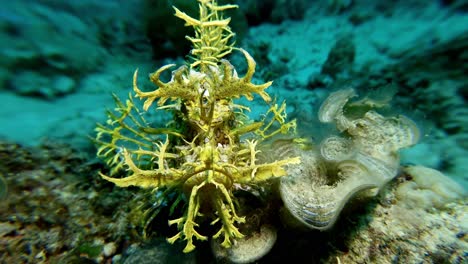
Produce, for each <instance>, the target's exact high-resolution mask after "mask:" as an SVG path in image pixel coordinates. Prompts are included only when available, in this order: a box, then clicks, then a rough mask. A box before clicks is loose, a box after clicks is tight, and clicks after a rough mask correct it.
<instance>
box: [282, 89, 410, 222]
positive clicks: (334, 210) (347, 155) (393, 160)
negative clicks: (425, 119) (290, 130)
mask: <svg viewBox="0 0 468 264" xmlns="http://www.w3.org/2000/svg"><path fill="white" fill-rule="evenodd" d="M355 96H356V94H355V92H354V90H353V89H344V90H340V91H337V92H334V93H332V94H331V95H330V96H329V97H328V98H327V99H326V100H325V102H324V103H323V104H322V106H321V108H320V111H319V119H320V121H322V122H325V123H334V124H335V126H336V127H337V129H338V130H339V131H340V132H342V133H343V134H342V135H340V136H329V137H327V138H325V139H324V140H323V141H322V143H321V144H320V148H319V151H320V152H319V153H317V150H316V149H315V148H312V149H310V150H307V149H306V150H301V149H294V148H292V147H291V145H288V144H286V145H284V144H283V146H281V145H280V146H279V147H275V148H274V149H276V150H277V151H276V153H278V155H279V156H280V157H282V156H285V155H286V157H287V156H288V155H299V156H301V159H302V160H303V162H302V163H301V164H300V165H299V166H291V167H288V175H289V176H288V177H283V178H282V179H281V184H280V192H281V197H282V198H283V201H284V204H285V207H286V208H287V209H288V210H289V212H290V213H291V214H292V215H293V216H295V217H296V218H297V219H298V220H299V221H301V222H303V223H304V224H306V225H307V226H309V227H311V228H314V229H320V230H324V229H329V228H330V227H331V226H332V225H333V224H334V223H335V222H336V220H337V218H338V216H339V214H340V212H341V210H342V209H343V207H344V206H345V205H346V204H347V203H348V202H349V200H350V199H351V198H353V197H355V196H357V195H359V194H362V193H364V195H366V196H373V195H376V194H377V192H378V190H380V189H381V188H382V187H383V186H384V185H385V184H386V183H387V182H389V181H390V180H392V179H393V178H394V177H395V176H396V175H397V172H398V168H399V159H398V150H400V149H401V148H405V147H409V146H412V145H414V144H416V143H417V141H418V140H419V129H418V128H417V127H416V125H415V124H414V123H413V122H412V121H411V120H409V119H408V118H406V117H404V116H399V117H383V116H382V115H380V114H378V113H377V112H375V111H374V110H372V109H373V107H369V105H368V104H367V103H366V100H358V101H355V102H350V101H349V100H350V99H351V98H352V97H355ZM361 196H363V195H361Z"/></svg>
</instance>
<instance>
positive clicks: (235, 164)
mask: <svg viewBox="0 0 468 264" xmlns="http://www.w3.org/2000/svg"><path fill="white" fill-rule="evenodd" d="M198 2H199V9H200V17H199V19H194V18H192V17H190V16H188V15H186V14H185V13H183V12H181V11H180V10H178V9H177V8H174V9H175V12H176V13H175V15H176V16H177V17H180V18H181V19H183V20H184V21H185V22H186V25H188V26H192V27H194V29H195V37H187V38H188V39H189V40H190V41H192V43H193V50H192V54H193V55H194V58H193V59H194V61H193V62H192V63H191V65H190V68H189V67H187V66H181V67H179V68H178V69H176V70H175V71H173V73H172V79H171V80H170V81H169V82H163V81H161V80H160V75H161V73H162V72H163V71H165V70H168V69H169V68H171V67H173V66H174V65H172V64H171V65H166V66H162V67H161V68H160V69H158V70H157V71H156V72H155V73H153V74H151V75H150V80H151V81H152V82H153V83H154V84H155V85H156V86H157V88H156V89H155V90H154V91H150V92H143V91H141V90H140V89H139V88H138V85H137V78H138V74H137V71H136V72H135V75H134V79H133V90H134V93H135V94H134V96H135V97H137V98H140V99H142V100H144V103H143V106H142V108H143V110H140V109H139V107H137V105H136V104H135V102H134V101H133V99H132V97H131V96H130V98H129V99H127V101H126V102H125V103H124V102H122V101H120V100H119V99H118V98H117V97H116V96H114V99H115V101H116V104H117V107H116V108H115V110H114V111H108V112H107V116H108V121H107V123H106V124H99V125H98V127H97V128H96V131H97V136H96V139H95V142H96V144H97V146H98V152H97V155H98V156H100V157H102V158H103V159H104V160H106V162H107V164H108V165H109V166H110V167H111V173H110V174H111V175H109V176H106V175H104V174H101V176H102V177H103V178H104V179H106V180H108V181H110V182H113V183H115V184H116V185H117V186H120V187H128V186H139V187H142V188H154V189H159V188H170V189H171V190H176V191H177V193H178V195H179V199H177V201H184V202H185V207H184V209H183V213H182V215H181V216H180V217H179V218H176V219H174V220H169V221H168V222H169V225H176V226H177V228H178V230H179V231H178V233H177V234H175V235H174V236H173V237H171V238H169V239H168V241H169V242H171V243H173V242H175V241H177V240H179V239H182V240H185V241H186V247H185V249H184V252H190V251H192V250H193V249H194V248H195V245H194V239H198V240H206V239H207V238H208V237H207V236H205V235H202V234H200V233H198V231H197V228H198V227H199V223H200V220H201V219H204V218H208V219H211V221H212V222H211V223H212V225H214V226H219V230H218V231H217V232H216V233H215V234H214V235H213V236H212V237H213V238H215V239H216V238H221V237H223V240H222V242H221V244H222V245H223V246H224V247H230V246H231V245H232V243H233V240H235V239H239V238H242V237H243V235H242V234H241V232H240V231H239V230H238V225H239V224H240V223H243V222H244V221H245V218H244V217H242V216H239V215H238V214H237V208H236V205H237V203H236V197H235V196H234V191H235V190H236V188H238V186H239V185H240V184H241V185H255V186H258V185H261V184H262V183H265V182H266V181H268V180H270V179H274V178H277V177H281V176H284V175H285V174H286V171H285V166H287V165H288V164H297V163H299V162H300V160H299V158H298V157H293V158H287V159H283V160H277V161H275V162H271V163H261V162H258V158H257V154H258V153H259V150H258V149H257V145H259V144H261V142H262V141H263V140H265V139H267V138H270V137H272V136H274V135H276V134H286V133H290V132H294V131H295V126H296V123H295V121H294V120H293V121H287V120H286V113H285V109H286V107H285V104H282V105H281V106H280V107H278V106H277V105H276V104H274V105H272V106H271V108H270V110H269V111H268V112H267V113H265V117H264V118H263V119H262V120H260V121H257V122H253V121H251V120H248V119H247V118H246V115H245V114H243V111H245V110H247V111H250V109H249V108H248V107H247V106H242V105H237V104H234V103H233V101H232V100H233V99H235V98H239V97H242V96H245V97H246V98H247V99H249V100H252V99H253V96H254V94H257V95H259V96H260V97H261V98H262V99H263V100H264V101H266V102H269V101H270V96H269V95H268V93H267V92H266V91H265V89H266V88H268V87H269V86H270V85H271V82H267V83H264V84H253V83H252V77H253V74H254V72H255V61H254V59H253V58H252V57H251V56H250V55H249V53H248V52H247V51H245V50H243V49H238V50H239V51H241V52H242V54H244V56H245V58H246V60H247V66H248V70H247V73H246V74H245V75H244V76H243V77H238V75H237V72H236V70H235V69H234V66H232V65H231V63H230V62H229V61H227V60H225V59H223V57H224V56H225V55H226V54H229V53H230V52H231V51H232V50H234V49H235V48H234V47H233V44H232V43H229V40H230V38H231V37H232V36H233V35H234V33H233V32H232V31H231V30H230V29H229V27H228V24H229V21H230V19H229V18H222V15H221V12H222V11H224V10H227V9H230V8H235V7H237V6H235V5H223V6H218V5H217V3H216V1H210V0H198ZM155 101H157V105H158V109H160V110H166V111H171V113H173V116H174V120H173V122H171V123H170V125H169V126H167V127H164V128H155V127H153V126H152V125H151V122H149V121H148V120H147V119H146V118H145V113H146V112H147V111H149V110H150V108H151V106H152V105H153V102H155ZM169 101H170V102H171V103H170V104H167V103H168V102H169ZM123 169H126V170H127V171H128V172H129V175H128V176H126V177H124V178H115V174H116V173H117V172H118V171H121V170H123Z"/></svg>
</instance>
